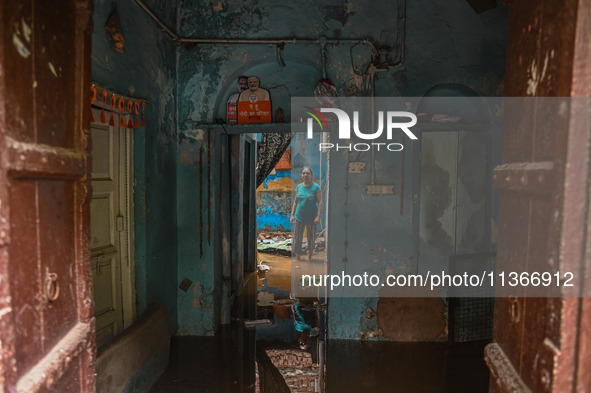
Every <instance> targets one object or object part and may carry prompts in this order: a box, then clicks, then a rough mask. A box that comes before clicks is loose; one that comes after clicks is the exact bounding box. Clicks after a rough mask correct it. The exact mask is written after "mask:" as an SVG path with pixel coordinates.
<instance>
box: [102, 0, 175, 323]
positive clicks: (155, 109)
mask: <svg viewBox="0 0 591 393" xmlns="http://www.w3.org/2000/svg"><path fill="white" fill-rule="evenodd" d="M146 3H147V4H148V6H150V7H151V8H152V9H153V10H154V12H156V13H157V14H158V15H159V16H160V17H161V18H162V19H163V20H164V21H165V22H166V23H167V24H168V25H169V26H174V25H175V24H176V6H175V2H174V1H172V2H167V3H166V4H164V3H159V2H157V1H146ZM113 6H116V7H117V10H118V12H119V17H120V21H121V28H122V30H123V34H124V37H125V53H120V52H117V51H116V50H114V49H112V48H111V45H110V43H109V41H108V38H107V34H106V31H105V28H104V25H105V22H106V21H107V19H108V17H109V16H110V13H111V11H112V9H113ZM93 25H94V27H93V34H92V55H91V56H92V71H91V74H92V81H93V82H95V83H96V84H98V85H100V86H101V87H104V88H107V89H109V90H111V91H114V92H116V93H119V94H123V95H127V96H131V97H138V98H145V99H147V100H148V101H149V104H148V105H147V106H146V111H145V117H146V126H145V127H143V128H139V129H137V130H134V131H133V133H134V171H135V172H134V179H135V184H134V185H133V186H134V215H135V279H136V295H137V312H138V315H139V314H141V313H142V312H143V311H144V310H145V309H146V306H147V305H148V304H150V303H160V304H162V305H164V306H165V307H166V311H167V313H168V316H169V322H170V329H171V331H173V332H174V331H175V330H176V328H177V304H176V300H177V291H178V282H177V231H176V229H177V222H176V211H177V209H176V193H175V188H176V160H177V146H176V141H177V127H176V125H177V116H176V91H175V88H174V87H175V85H176V65H177V64H176V45H175V44H174V43H173V42H172V40H171V39H170V37H168V36H167V35H166V34H165V33H164V32H163V31H162V30H160V29H159V28H157V26H156V24H155V23H154V22H153V21H152V20H151V19H150V18H149V17H148V16H147V15H146V14H145V13H144V12H143V11H142V10H141V9H140V8H139V7H138V6H137V5H136V4H135V3H133V2H132V1H129V0H119V1H116V2H113V1H105V0H96V1H94V15H93Z"/></svg>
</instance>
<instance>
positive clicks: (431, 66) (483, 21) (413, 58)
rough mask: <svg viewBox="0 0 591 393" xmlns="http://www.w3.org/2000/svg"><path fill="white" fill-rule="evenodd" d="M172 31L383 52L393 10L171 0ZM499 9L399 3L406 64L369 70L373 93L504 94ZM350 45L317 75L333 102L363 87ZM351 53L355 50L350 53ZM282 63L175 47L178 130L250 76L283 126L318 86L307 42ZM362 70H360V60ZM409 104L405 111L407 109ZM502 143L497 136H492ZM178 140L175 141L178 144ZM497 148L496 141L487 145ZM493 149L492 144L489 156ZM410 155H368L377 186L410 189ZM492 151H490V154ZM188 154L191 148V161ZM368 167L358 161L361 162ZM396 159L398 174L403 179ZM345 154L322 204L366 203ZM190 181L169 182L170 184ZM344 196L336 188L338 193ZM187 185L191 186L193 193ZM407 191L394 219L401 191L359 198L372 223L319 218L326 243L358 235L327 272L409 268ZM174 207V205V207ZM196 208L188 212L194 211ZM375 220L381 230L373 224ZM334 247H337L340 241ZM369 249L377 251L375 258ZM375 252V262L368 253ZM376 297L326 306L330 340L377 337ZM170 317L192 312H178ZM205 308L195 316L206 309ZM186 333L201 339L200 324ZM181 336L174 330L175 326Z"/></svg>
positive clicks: (363, 177) (218, 117)
mask: <svg viewBox="0 0 591 393" xmlns="http://www.w3.org/2000/svg"><path fill="white" fill-rule="evenodd" d="M178 4H179V13H178V31H179V34H180V35H181V36H183V37H199V38H244V37H247V38H287V37H293V36H296V37H300V38H301V37H305V38H318V37H320V36H326V37H328V38H343V39H348V38H372V39H374V40H375V41H377V42H378V43H381V44H387V45H390V46H392V44H393V41H394V37H395V36H396V30H397V28H398V26H397V19H396V9H395V8H396V7H395V6H394V4H393V3H392V2H391V1H386V0H377V1H373V2H363V1H360V0H356V1H348V2H340V3H335V2H334V1H329V0H320V1H314V2H312V1H305V2H271V1H265V2H262V1H261V2H246V3H245V2H243V1H236V0H228V1H221V2H218V1H211V2H201V1H197V0H179V2H178ZM506 23H507V12H506V8H505V7H504V6H503V5H502V4H500V3H499V4H498V6H497V8H495V9H493V10H490V11H487V12H485V13H482V14H480V15H478V14H476V13H475V12H474V11H473V10H472V8H470V6H469V5H468V3H467V2H466V1H465V0H422V1H408V2H407V4H406V41H405V54H404V55H405V56H404V57H405V61H404V66H403V67H402V68H397V69H390V70H389V71H387V72H382V73H378V74H377V76H376V83H375V95H376V96H385V97H388V96H401V97H402V96H414V97H418V96H421V95H422V94H423V93H425V92H426V91H427V90H428V89H429V88H430V87H432V86H434V85H437V84H441V83H457V84H463V85H466V86H469V87H471V88H472V89H474V90H475V91H476V92H478V93H479V94H480V95H484V96H487V95H489V96H495V95H502V92H503V77H504V63H505V46H506ZM352 45H353V44H341V45H338V46H334V45H328V47H327V49H328V51H327V73H328V79H329V80H331V81H332V82H333V83H334V84H335V85H336V87H337V88H338V90H339V91H340V92H341V95H343V96H352V95H363V94H365V93H364V92H363V83H364V80H363V78H362V77H361V76H360V75H356V74H355V73H354V72H352V60H351V55H350V54H351V47H352ZM355 50H360V52H359V53H360V54H359V55H358V56H354V57H355V58H356V60H355V62H356V64H359V63H364V64H365V65H367V63H368V59H369V58H370V55H371V53H370V52H369V51H368V48H367V47H365V48H364V46H363V45H359V46H357V47H356V49H355ZM356 53H357V52H356ZM281 55H282V59H283V61H284V63H285V65H282V64H280V63H279V61H278V58H277V51H276V48H275V47H274V46H268V45H259V46H254V45H227V46H224V45H216V46H213V45H201V46H195V47H192V48H187V49H182V50H180V51H179V58H178V133H179V134H180V135H187V136H190V135H194V134H196V133H198V132H199V131H198V130H199V129H200V127H201V126H200V124H202V123H212V122H217V121H223V119H225V102H226V100H227V99H228V97H229V96H230V95H231V94H233V93H234V92H235V89H236V87H235V84H236V78H237V77H238V76H239V75H243V74H244V75H257V76H259V77H260V78H261V86H262V87H264V88H266V89H268V90H269V91H270V94H271V100H272V102H273V111H274V110H275V109H277V108H278V107H281V108H282V109H283V110H284V112H285V114H286V121H289V120H290V98H291V97H305V96H312V95H313V89H314V86H315V85H316V83H317V82H318V81H319V80H320V79H321V77H322V73H321V65H320V49H319V46H318V45H315V44H309V43H297V44H286V45H285V48H284V49H283V51H282V54H281ZM382 55H383V59H386V58H387V60H391V61H395V60H396V59H398V58H399V55H400V52H399V51H398V50H397V49H393V50H388V49H385V50H384V51H383V53H382ZM360 66H363V64H361V65H360ZM412 109H414V108H411V110H412ZM492 139H493V141H492V142H493V143H499V142H500V135H496V136H494V137H493V138H492ZM183 143H184V142H181V144H183ZM497 146H498V145H497ZM495 148H496V147H495V146H493V149H495ZM413 149H415V147H413V146H412V145H409V144H406V149H405V154H404V155H401V154H394V155H392V154H387V153H378V154H377V156H376V160H377V166H376V167H377V168H378V170H377V173H376V179H377V183H386V184H391V183H394V184H397V185H399V184H401V183H402V178H404V181H405V183H406V184H412V183H413V181H414V178H413V176H414V175H415V174H416V171H417V170H418V169H417V168H413V156H414V153H415V150H413ZM496 151H498V150H496ZM196 154H197V153H196V152H195V151H194V152H193V155H196ZM365 159H366V160H367V157H365ZM403 160H404V171H401V167H402V165H401V164H402V163H403ZM348 161H350V159H349V157H348V156H347V154H345V153H343V154H340V153H339V154H335V155H334V156H331V163H330V165H331V174H330V176H331V186H330V187H331V188H330V193H331V204H333V205H335V206H337V205H339V204H341V205H342V204H344V203H347V204H348V206H349V207H351V208H353V207H355V206H358V207H362V206H363V203H364V201H365V200H366V199H367V198H368V196H367V195H365V194H364V193H363V192H362V190H363V189H364V188H365V186H366V185H367V184H369V176H370V175H369V171H368V172H366V173H364V174H358V175H355V176H350V177H347V163H348ZM189 181H194V178H193V179H192V178H191V176H179V177H178V182H179V184H178V187H179V189H182V188H184V187H185V184H184V183H185V182H189ZM346 184H347V185H348V188H345V185H346ZM192 187H194V185H192ZM412 192H413V191H412V187H405V189H404V193H403V195H402V200H404V201H405V208H404V209H403V211H402V213H400V210H401V209H400V201H401V195H400V194H398V193H397V194H395V195H394V196H369V197H370V198H373V202H374V203H376V205H377V206H378V207H379V209H378V210H379V211H380V212H381V213H380V214H379V215H378V216H376V215H369V216H366V217H365V218H363V219H361V218H357V219H356V220H357V221H356V225H355V227H348V228H349V229H348V230H349V232H348V233H345V229H344V228H347V226H346V225H345V222H344V217H343V215H342V211H340V210H339V209H334V210H333V213H331V216H330V217H329V221H330V223H331V224H330V225H331V227H330V228H332V232H331V233H330V236H331V239H332V242H333V243H334V244H339V241H340V240H342V239H343V238H345V237H346V238H348V239H349V241H352V239H363V241H364V244H363V246H362V247H356V248H355V249H356V250H357V251H355V252H353V253H349V254H345V253H346V251H345V247H341V246H338V247H335V248H333V249H331V250H330V252H331V261H330V263H331V268H333V269H336V270H338V271H340V270H342V266H341V263H342V259H343V258H344V257H345V256H346V257H347V258H349V259H353V258H360V259H361V260H366V259H368V258H370V256H371V255H373V256H374V257H375V256H376V255H377V254H376V252H377V253H378V254H379V255H377V257H376V261H375V263H373V264H372V269H374V270H375V271H376V272H380V274H383V273H385V272H390V271H391V272H400V271H409V270H413V269H417V266H416V263H415V261H416V260H417V255H415V251H414V249H413V247H412V243H413V240H412V239H413V236H414V235H413V233H412V222H413V214H415V213H416V212H413V209H412V201H413V198H414V195H413V194H412ZM191 198H192V197H191V193H190V192H189V193H186V194H184V195H179V206H181V205H183V206H187V207H190V205H191V203H195V202H194V200H193V199H191ZM181 199H182V201H181ZM194 208H195V207H194V206H193V209H194ZM376 222H379V223H380V225H375V223H376ZM196 233H197V230H195V228H194V227H193V230H192V231H188V232H182V233H181V232H179V244H180V243H183V242H191V241H193V242H194V241H195V234H196ZM341 244H342V241H341ZM377 250H379V252H378V251H377ZM372 253H373V254H372ZM206 255H209V254H207V252H206V253H205V255H204V256H200V257H199V258H198V259H197V260H196V261H195V260H184V258H181V259H180V260H179V267H180V270H182V269H184V267H183V266H185V265H187V264H195V266H203V264H205V268H204V269H205V271H207V270H211V264H212V263H213V261H212V260H211V259H208V258H207V257H206ZM202 277H203V279H204V280H206V281H207V283H205V284H204V285H205V286H204V289H205V291H206V292H207V293H205V292H204V293H203V296H205V297H207V296H210V297H213V296H214V295H215V289H214V288H215V283H214V280H215V278H214V277H213V276H209V275H203V276H202ZM377 300H378V299H377V298H355V299H333V300H332V301H331V305H330V308H329V314H330V315H329V321H330V326H329V329H330V331H331V337H333V338H360V337H361V332H362V331H363V332H366V333H367V332H371V331H377V330H378V322H377V318H374V319H369V320H368V319H366V318H365V315H366V313H365V310H366V309H367V308H368V307H371V308H373V309H374V310H375V309H376V304H377ZM179 307H180V308H179V314H183V313H185V312H186V311H188V310H189V309H190V306H189V305H188V304H180V306H179ZM204 309H205V308H204ZM203 320H204V321H205V322H204V323H203V324H202V325H201V326H199V327H198V328H197V329H194V327H189V326H187V328H188V329H189V330H190V329H193V330H191V331H197V332H210V331H211V326H212V325H211V324H210V322H209V321H210V320H211V319H210V318H209V317H207V318H205V317H204V319H203ZM183 329H184V327H183Z"/></svg>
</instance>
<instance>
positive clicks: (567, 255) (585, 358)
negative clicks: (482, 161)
mask: <svg viewBox="0 0 591 393" xmlns="http://www.w3.org/2000/svg"><path fill="white" fill-rule="evenodd" d="M532 21H534V23H532ZM529 30H531V33H530V31H529ZM525 31H527V33H524V32H525ZM508 33H509V34H508V38H509V45H508V49H507V74H506V79H505V95H506V96H511V97H523V96H537V97H567V98H554V99H552V101H550V100H548V101H545V102H544V103H541V102H540V101H535V100H528V101H526V104H524V105H522V106H521V107H519V108H517V107H515V106H512V107H510V106H508V105H505V112H504V113H505V129H504V130H503V165H502V166H501V167H497V168H496V169H495V175H494V177H495V187H497V188H498V189H499V190H500V211H499V242H498V247H499V251H498V265H497V270H499V271H501V270H505V271H520V270H521V271H527V270H528V269H527V268H528V267H530V269H532V270H533V269H537V270H540V269H542V268H543V269H545V270H546V271H549V272H550V273H554V272H555V271H561V272H572V273H573V274H574V275H575V276H576V277H584V276H585V274H588V273H586V270H585V269H587V270H588V265H589V263H588V262H589V259H586V258H585V255H584V254H585V252H587V253H588V252H589V246H588V244H589V242H585V239H584V234H585V233H587V234H589V233H590V232H589V231H590V226H589V224H590V222H589V217H587V214H588V212H589V211H590V209H589V201H590V200H591V198H590V194H589V190H590V189H591V188H590V187H589V184H590V183H589V178H590V177H589V167H588V165H587V164H586V163H588V162H589V160H590V152H589V142H590V140H591V132H590V130H591V121H590V118H591V116H590V114H589V101H585V102H583V101H582V99H581V98H577V99H572V100H571V99H568V97H570V96H572V97H588V96H589V95H590V93H591V78H590V76H589V75H590V74H589V59H590V58H591V57H590V53H591V49H590V47H589V39H588V38H589V37H590V36H591V1H589V0H565V1H561V2H556V1H551V0H544V1H540V2H535V4H534V3H532V2H528V1H526V0H514V1H511V2H510V11H509V28H508ZM542 64H543V67H544V69H543V71H544V72H542V75H541V77H540V78H539V81H537V82H539V83H536V85H535V88H532V85H531V84H530V83H528V81H531V80H532V79H531V78H532V74H533V70H534V69H535V67H539V66H541V65H542ZM546 65H547V68H546ZM539 69H540V68H538V70H539ZM559 108H562V111H561V110H559ZM540 168H543V169H540ZM533 174H535V176H536V177H537V178H538V179H541V180H540V181H539V183H540V186H535V185H534V184H532V182H529V183H528V182H526V181H523V184H522V185H520V186H519V187H515V186H511V184H510V182H509V179H527V178H528V177H529V176H533ZM581 294H582V293H581ZM524 295H525V292H524ZM585 302H586V299H583V298H576V297H565V298H550V299H546V298H524V297H522V298H503V299H498V301H497V305H496V310H495V332H494V338H495V343H493V344H490V345H489V346H488V347H487V350H486V352H487V354H486V356H485V359H486V361H487V363H488V365H489V368H490V369H491V373H492V378H491V392H505V391H516V392H521V391H535V392H553V393H562V392H564V393H567V392H568V393H571V392H583V391H588V389H589V385H588V384H586V385H585V382H582V383H583V384H580V383H581V382H580V381H583V380H582V379H579V381H577V379H576V378H577V375H578V374H577V373H578V372H580V371H581V370H585V371H583V373H584V374H586V375H588V370H589V367H591V348H590V347H589V346H587V345H585V344H586V343H585V341H584V339H583V340H581V338H583V337H586V336H585V334H588V333H586V332H587V331H588V329H587V327H588V326H589V324H588V322H587V321H588V320H589V315H588V314H586V312H585ZM577 383H579V385H577ZM518 385H519V386H518Z"/></svg>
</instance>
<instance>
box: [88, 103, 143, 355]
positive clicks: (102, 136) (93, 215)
mask: <svg viewBox="0 0 591 393" xmlns="http://www.w3.org/2000/svg"><path fill="white" fill-rule="evenodd" d="M93 115H94V119H96V120H97V121H95V122H94V123H92V124H91V126H90V133H91V137H92V152H91V155H92V171H91V184H92V197H91V202H90V252H91V266H92V281H93V288H94V301H95V317H96V337H97V345H98V346H100V345H102V344H104V343H105V342H107V341H108V340H109V339H111V338H112V337H114V336H115V335H116V334H118V333H119V332H120V331H121V330H122V329H123V328H124V327H125V326H127V325H129V324H130V323H131V322H132V321H133V310H134V307H133V282H132V277H131V274H130V273H131V268H132V267H133V264H132V263H131V261H132V260H133V257H132V249H133V246H132V238H131V225H132V222H133V219H132V218H133V217H132V214H131V202H130V201H131V198H132V194H131V186H130V178H131V173H132V172H131V157H130V153H131V148H130V146H131V132H130V131H129V130H127V129H126V128H125V127H119V116H120V114H119V113H113V114H112V115H113V120H114V124H115V125H114V126H110V125H109V123H108V119H109V118H110V116H111V115H110V113H109V112H108V113H107V118H106V120H107V123H105V124H102V123H101V122H100V121H98V120H99V119H100V118H101V116H100V111H99V110H98V109H93Z"/></svg>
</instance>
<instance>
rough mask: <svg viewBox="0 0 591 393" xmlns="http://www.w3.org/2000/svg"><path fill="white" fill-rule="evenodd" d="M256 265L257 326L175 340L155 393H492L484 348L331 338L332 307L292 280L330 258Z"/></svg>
mask: <svg viewBox="0 0 591 393" xmlns="http://www.w3.org/2000/svg"><path fill="white" fill-rule="evenodd" d="M259 263H261V264H263V265H266V266H267V267H268V270H261V271H260V272H259V274H257V278H256V285H255V283H254V282H253V285H252V286H253V292H254V295H253V296H254V297H256V302H257V307H256V318H257V324H256V328H248V329H246V328H244V325H243V324H242V323H237V322H234V323H233V325H232V326H231V327H227V328H225V329H222V331H221V332H220V334H219V335H217V336H216V337H173V339H172V340H171V356H170V365H169V367H168V368H167V370H166V371H165V373H164V374H163V375H162V376H161V378H160V379H159V380H158V381H157V383H156V384H155V386H153V388H152V389H151V390H150V393H169V392H170V393H172V392H177V393H184V392H221V393H230V392H253V393H255V392H256V393H258V392H262V393H287V392H315V391H318V392H319V391H324V392H328V393H337V392H338V393H341V392H345V393H346V392H376V393H381V392H397V393H406V392H408V393H411V392H412V393H423V392H424V393H431V392H432V393H463V392H466V393H468V392H469V393H481V392H482V393H485V392H488V370H487V368H486V365H485V364H484V361H483V351H484V345H486V342H484V341H480V342H472V343H463V344H454V345H449V344H448V343H446V342H441V343H422V342H419V343H393V342H376V341H352V340H346V341H341V340H329V339H327V337H329V335H328V334H325V333H326V326H327V320H326V316H327V312H326V307H330V305H328V306H327V305H326V303H327V302H326V299H325V298H324V296H323V294H322V293H319V292H318V290H317V289H316V288H313V290H310V289H309V288H301V287H299V286H298V285H299V284H298V282H297V280H292V277H295V276H296V275H297V274H298V273H299V272H306V273H305V274H324V272H325V269H326V263H325V253H319V254H314V259H313V260H311V261H308V260H307V258H304V259H303V260H301V261H297V260H292V259H291V258H290V257H286V256H282V255H275V254H267V253H259ZM255 286H256V290H255V289H254V287H255ZM301 290H304V292H301ZM306 291H307V292H306ZM295 293H298V294H300V296H294V294H295ZM302 293H303V294H305V296H301V294H302ZM302 332H307V333H305V334H303V333H302ZM255 360H256V361H255ZM257 363H258V367H256V364H257ZM321 370H324V373H323V372H321ZM321 389H322V390H321Z"/></svg>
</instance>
